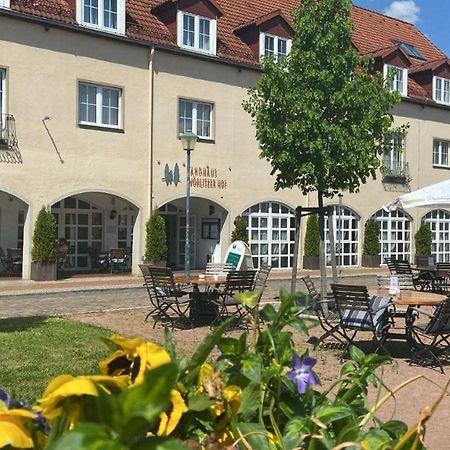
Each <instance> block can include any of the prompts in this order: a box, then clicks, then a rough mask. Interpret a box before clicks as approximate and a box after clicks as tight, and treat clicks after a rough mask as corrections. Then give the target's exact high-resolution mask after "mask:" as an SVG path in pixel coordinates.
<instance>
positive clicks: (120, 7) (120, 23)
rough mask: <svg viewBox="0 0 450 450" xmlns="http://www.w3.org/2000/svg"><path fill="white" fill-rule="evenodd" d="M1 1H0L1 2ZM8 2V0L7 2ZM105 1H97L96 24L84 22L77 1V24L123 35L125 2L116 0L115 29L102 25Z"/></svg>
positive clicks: (82, 12)
mask: <svg viewBox="0 0 450 450" xmlns="http://www.w3.org/2000/svg"><path fill="white" fill-rule="evenodd" d="M1 1H2V0H0V2H1ZM7 1H8V0H7ZM104 13H105V1H104V0H98V24H94V23H90V22H86V21H85V20H84V0H77V22H78V23H79V24H81V25H83V26H85V27H88V28H93V29H94V30H100V31H107V32H108V33H115V34H125V0H117V28H110V27H106V26H105V25H104V21H105V19H104Z"/></svg>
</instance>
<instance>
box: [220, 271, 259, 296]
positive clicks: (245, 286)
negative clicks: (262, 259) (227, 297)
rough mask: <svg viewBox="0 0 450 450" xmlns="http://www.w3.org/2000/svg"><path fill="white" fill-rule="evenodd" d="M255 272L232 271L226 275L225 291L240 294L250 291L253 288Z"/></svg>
mask: <svg viewBox="0 0 450 450" xmlns="http://www.w3.org/2000/svg"><path fill="white" fill-rule="evenodd" d="M255 276H256V270H232V271H231V272H228V274H227V280H226V281H225V291H226V292H227V293H231V292H235V291H238V292H242V291H252V290H253V288H254V286H255Z"/></svg>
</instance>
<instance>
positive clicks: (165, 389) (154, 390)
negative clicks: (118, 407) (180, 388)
mask: <svg viewBox="0 0 450 450" xmlns="http://www.w3.org/2000/svg"><path fill="white" fill-rule="evenodd" d="M176 379H177V366H176V364H173V363H170V364H165V365H163V366H160V367H157V368H156V369H152V370H149V371H148V372H147V373H146V374H145V377H144V381H143V382H142V383H141V384H138V385H135V386H131V387H130V388H129V389H127V391H125V392H124V393H123V394H122V398H121V400H122V407H123V413H124V416H125V417H124V419H125V421H126V422H129V421H131V420H133V419H135V418H137V417H142V418H144V419H145V420H146V421H147V422H148V423H154V422H155V420H156V419H157V418H158V416H159V415H160V413H161V412H162V411H164V410H165V409H166V408H167V406H168V404H169V399H170V391H171V390H172V389H173V387H174V386H175V382H176Z"/></svg>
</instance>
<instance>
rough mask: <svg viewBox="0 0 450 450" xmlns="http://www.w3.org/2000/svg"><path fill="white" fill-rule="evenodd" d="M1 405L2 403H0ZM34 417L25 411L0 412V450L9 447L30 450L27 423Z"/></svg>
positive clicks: (2, 410)
mask: <svg viewBox="0 0 450 450" xmlns="http://www.w3.org/2000/svg"><path fill="white" fill-rule="evenodd" d="M2 403H3V402H2ZM35 417H36V414H34V413H33V412H31V411H28V410H26V409H9V410H8V409H4V408H2V409H1V410H0V448H3V447H6V446H7V445H11V446H12V447H15V448H32V447H33V441H32V439H31V437H30V432H29V430H28V429H27V422H29V421H30V420H33V419H34V418H35Z"/></svg>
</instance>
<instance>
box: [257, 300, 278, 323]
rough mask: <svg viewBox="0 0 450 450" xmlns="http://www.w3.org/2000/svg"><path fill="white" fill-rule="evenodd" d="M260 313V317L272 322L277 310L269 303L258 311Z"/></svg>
mask: <svg viewBox="0 0 450 450" xmlns="http://www.w3.org/2000/svg"><path fill="white" fill-rule="evenodd" d="M260 315H261V317H262V319H263V320H265V321H267V322H273V321H274V320H275V319H276V318H277V312H276V310H275V308H274V307H273V306H272V305H271V304H270V303H268V304H267V305H264V307H263V308H262V309H261V311H260Z"/></svg>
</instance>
